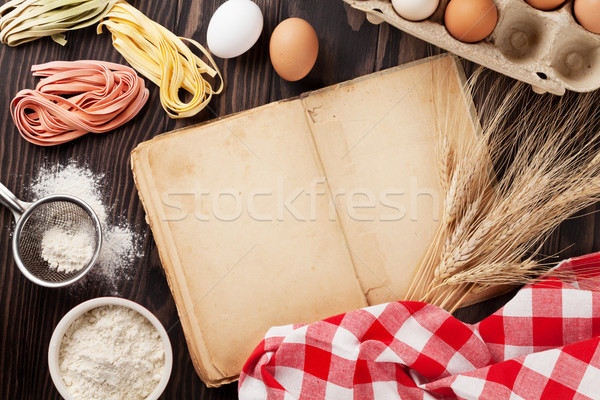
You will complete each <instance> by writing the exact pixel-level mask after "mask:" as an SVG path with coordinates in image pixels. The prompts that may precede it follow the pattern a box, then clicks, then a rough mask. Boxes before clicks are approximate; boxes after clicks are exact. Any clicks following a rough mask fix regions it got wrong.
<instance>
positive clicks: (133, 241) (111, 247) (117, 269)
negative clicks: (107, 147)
mask: <svg viewBox="0 0 600 400" xmlns="http://www.w3.org/2000/svg"><path fill="white" fill-rule="evenodd" d="M105 182H106V180H105V176H104V175H103V174H95V173H93V172H92V171H91V170H90V169H89V168H86V167H80V166H77V164H75V163H74V162H70V163H69V164H66V165H56V166H53V167H51V168H41V169H40V170H39V171H38V174H37V176H36V178H35V179H34V182H33V186H32V188H31V192H32V193H31V194H32V197H33V198H34V199H39V198H42V197H46V196H49V195H53V194H69V195H72V196H75V197H78V198H80V199H81V200H83V201H84V202H86V203H87V204H88V205H89V206H90V207H91V208H92V209H93V210H94V212H95V213H96V215H97V216H98V219H99V220H100V223H101V224H102V234H103V239H104V243H103V245H102V249H101V250H100V255H99V257H98V261H97V262H96V264H97V265H96V267H94V268H93V269H92V272H91V275H90V276H91V277H94V276H98V274H100V275H101V277H103V278H105V279H106V281H107V282H108V283H109V284H111V285H113V286H114V283H113V281H114V280H115V278H119V279H128V278H130V276H129V275H128V274H126V273H123V272H127V271H126V269H127V268H129V267H132V266H133V263H134V262H135V261H136V259H137V258H139V257H140V254H139V248H140V242H141V237H140V235H138V234H136V233H135V231H134V230H133V229H132V228H131V226H129V224H127V223H126V222H123V223H120V224H113V223H112V222H111V220H110V218H109V216H110V215H111V213H112V211H113V210H112V208H111V207H109V206H107V203H106V201H105V200H106V198H107V196H106V195H105V190H106V187H105ZM50 239H52V238H48V241H49V242H48V247H47V255H48V257H49V258H50V257H51V258H53V261H55V262H56V261H60V260H61V259H62V258H61V256H60V252H61V249H60V248H59V247H60V245H58V244H57V243H56V242H54V243H53V244H54V245H56V246H50V245H51V244H52V243H50ZM54 239H56V237H54ZM84 247H85V246H84ZM71 253H72V252H71ZM47 261H48V262H50V264H52V262H51V261H50V260H47ZM62 261H63V262H64V265H67V264H68V261H65V260H64V259H62ZM113 288H114V287H113Z"/></svg>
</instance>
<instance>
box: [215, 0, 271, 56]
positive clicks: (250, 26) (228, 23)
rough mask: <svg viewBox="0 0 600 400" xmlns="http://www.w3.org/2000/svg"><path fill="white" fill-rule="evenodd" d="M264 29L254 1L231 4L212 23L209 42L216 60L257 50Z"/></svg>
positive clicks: (219, 10) (228, 2)
mask: <svg viewBox="0 0 600 400" xmlns="http://www.w3.org/2000/svg"><path fill="white" fill-rule="evenodd" d="M262 28H263V15H262V12H261V11H260V8H259V7H258V6H257V5H256V4H255V3H254V2H253V1H251V0H228V1H226V2H225V3H223V4H222V5H221V7H219V8H218V9H217V11H215V13H214V14H213V16H212V18H211V19H210V23H209V24H208V31H207V32H206V42H207V43H208V48H209V49H210V51H211V52H212V53H213V54H214V55H215V56H217V57H221V58H233V57H237V56H239V55H242V54H244V53H245V52H247V51H248V50H250V48H251V47H252V46H254V44H255V43H256V41H257V40H258V38H259V37H260V33H261V32H262Z"/></svg>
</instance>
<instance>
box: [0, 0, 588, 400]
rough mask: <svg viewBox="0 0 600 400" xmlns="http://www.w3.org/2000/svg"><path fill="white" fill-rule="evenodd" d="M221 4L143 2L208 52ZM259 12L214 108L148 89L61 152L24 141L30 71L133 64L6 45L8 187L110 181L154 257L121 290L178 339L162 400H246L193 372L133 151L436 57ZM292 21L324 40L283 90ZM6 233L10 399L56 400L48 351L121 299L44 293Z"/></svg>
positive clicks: (381, 33) (79, 42)
mask: <svg viewBox="0 0 600 400" xmlns="http://www.w3.org/2000/svg"><path fill="white" fill-rule="evenodd" d="M221 3H222V0H205V1H200V0H191V1H184V0H178V1H164V0H146V1H134V2H133V4H134V5H135V6H137V7H138V8H139V9H140V10H141V11H142V12H144V13H145V14H146V15H148V16H149V17H150V18H152V19H154V20H155V21H157V22H159V23H161V24H162V25H164V26H166V27H167V28H168V29H170V30H171V31H173V32H175V33H177V34H179V35H182V36H188V37H193V38H194V39H196V40H198V41H199V42H200V43H205V42H206V40H205V38H206V28H207V25H208V21H209V20H210V17H211V15H212V13H213V12H214V11H215V10H216V8H217V7H218V6H219V5H220V4H221ZM257 3H258V5H259V6H260V7H261V9H262V11H263V14H264V19H265V27H264V31H263V34H262V36H261V38H260V40H259V42H258V44H257V45H256V46H255V47H254V48H253V49H252V50H251V51H250V52H248V53H247V54H245V55H243V56H241V57H239V58H236V59H233V60H226V61H224V60H217V63H218V65H219V67H220V68H221V69H222V72H223V74H224V77H225V82H226V90H225V92H224V93H223V94H222V95H220V96H218V97H216V98H215V99H214V100H213V102H212V103H211V104H210V110H205V111H204V112H202V113H201V114H200V115H198V116H196V117H194V118H189V119H185V120H178V121H174V120H171V119H169V118H168V117H167V116H166V114H165V113H164V112H163V111H162V108H161V107H160V103H159V99H158V88H157V87H155V86H154V85H152V84H151V83H150V84H149V86H150V100H149V103H148V104H147V106H146V107H145V109H143V110H142V112H141V113H140V115H139V116H137V117H136V118H135V119H134V120H133V121H131V122H130V123H128V124H126V125H125V126H123V127H121V128H119V129H118V130H116V131H115V132H113V133H109V134H105V135H88V136H86V137H83V138H81V139H79V140H77V141H75V142H72V143H69V144H65V145H62V146H59V147H54V148H41V147H37V146H34V145H31V144H29V143H27V142H26V141H24V140H23V139H22V138H21V137H20V136H19V134H18V132H17V130H16V128H15V127H14V124H13V122H12V119H11V116H10V113H9V104H10V101H11V99H12V97H13V96H14V95H15V94H16V93H17V91H19V90H20V89H23V88H33V87H34V84H35V80H34V78H33V77H32V76H31V73H30V72H29V69H30V66H31V65H32V64H37V63H42V62H46V61H52V60H77V59H99V60H107V61H113V62H120V63H124V60H123V59H122V58H121V56H120V55H119V54H118V53H117V52H116V51H115V50H114V49H113V47H112V45H111V41H110V37H109V35H108V34H106V33H105V34H102V35H96V33H95V29H94V28H88V29H85V30H82V31H77V32H71V33H69V34H68V40H69V42H68V43H67V45H66V46H65V47H61V46H59V45H57V44H55V43H54V42H52V41H51V40H50V39H47V38H46V39H42V40H39V41H37V42H34V43H30V44H26V45H22V46H20V47H18V48H9V47H7V46H2V47H0V68H1V71H2V75H3V79H2V91H1V93H0V110H3V111H2V112H1V113H0V123H1V126H3V131H2V133H1V135H2V138H1V140H0V157H1V158H0V181H1V182H3V183H4V184H5V185H6V186H7V187H8V188H9V189H11V190H13V191H14V193H15V194H17V196H20V197H22V198H24V199H25V200H31V198H30V197H29V193H28V190H27V188H28V187H29V185H30V184H31V179H32V177H33V176H34V173H35V171H36V170H37V169H38V168H39V167H40V166H51V165H54V164H55V163H66V162H68V161H69V160H74V161H75V162H77V163H78V164H80V165H88V166H89V167H90V168H91V169H92V170H93V171H95V172H98V173H104V174H106V179H105V184H104V185H105V186H104V191H105V193H106V196H107V199H108V201H109V202H110V203H112V204H114V210H113V212H112V219H113V221H114V222H118V221H120V220H122V219H126V220H127V221H129V223H131V224H133V225H135V226H137V227H138V229H139V231H140V233H143V234H145V235H146V236H145V241H144V245H143V251H144V256H143V257H142V258H141V259H140V260H139V261H138V262H137V263H136V265H135V266H133V267H132V268H131V271H132V279H131V280H127V281H125V280H124V281H118V282H114V284H115V285H116V287H117V290H116V292H117V295H118V296H121V297H125V298H128V299H131V300H134V301H136V302H138V303H140V304H142V305H144V306H145V307H147V308H148V309H149V310H150V311H152V312H153V313H154V314H155V315H156V316H157V317H158V318H159V319H160V321H161V322H162V323H163V324H164V326H165V327H167V329H169V335H170V339H171V341H172V344H173V351H174V366H173V374H172V376H171V381H170V383H169V386H168V387H167V389H166V391H165V393H164V395H163V398H164V399H230V398H237V386H236V385H235V384H231V385H227V386H224V387H222V388H219V389H208V388H206V387H205V385H204V384H203V383H202V382H201V381H200V379H199V378H198V377H197V376H196V374H195V372H194V369H193V366H192V363H191V360H190V357H189V354H188V351H187V347H186V343H185V339H184V336H183V332H182V330H181V326H180V324H179V322H178V317H177V312H176V309H175V305H174V302H173V299H172V297H171V294H170V292H169V288H168V286H167V282H166V280H165V277H164V274H163V271H162V268H161V265H160V261H159V258H158V253H157V250H156V246H155V244H154V242H153V239H152V235H151V233H150V231H149V229H148V227H147V225H146V223H145V221H144V212H143V209H142V206H141V204H140V202H139V199H138V196H137V193H136V190H135V187H134V182H133V177H132V174H131V171H130V168H129V152H130V151H131V150H132V149H133V148H134V147H135V146H136V145H137V144H138V143H140V142H142V141H144V140H147V139H150V138H152V137H153V136H155V135H157V134H159V133H162V132H165V131H169V130H172V129H175V128H179V127H182V126H187V125H191V124H194V123H199V122H203V121H206V120H208V119H212V118H215V117H217V116H224V115H227V114H230V113H233V112H238V111H242V110H246V109H249V108H253V107H257V106H260V105H262V104H265V103H269V102H271V101H275V100H279V99H283V98H287V97H291V96H296V95H298V94H300V93H302V92H305V91H307V90H312V89H316V88H320V87H323V86H327V85H331V84H334V83H337V82H341V81H345V80H348V79H352V78H355V77H358V76H361V75H364V74H367V73H371V72H374V71H377V70H380V69H385V68H388V67H392V66H396V65H399V64H402V63H405V62H408V61H412V60H416V59H420V58H423V57H425V56H428V55H431V54H435V53H437V52H438V50H437V49H435V48H433V47H432V46H429V45H427V44H426V43H424V42H421V41H419V40H417V39H415V38H413V37H410V36H409V35H406V34H403V33H401V32H400V31H397V30H395V29H394V28H390V27H389V26H387V25H385V24H384V25H380V26H373V25H371V24H369V23H368V22H367V21H366V19H365V16H364V15H362V14H361V13H359V12H357V11H354V10H351V9H350V8H349V7H348V6H346V5H344V4H343V2H342V1H341V0H302V1H283V0H257ZM290 16H297V17H301V18H304V19H306V20H307V21H309V22H310V23H311V24H312V25H313V26H314V27H315V29H316V31H317V34H318V36H319V38H320V52H319V59H318V61H317V66H316V68H315V69H314V70H313V72H312V73H311V74H310V75H309V76H308V77H307V78H306V79H304V80H302V81H300V82H297V83H289V82H285V81H282V80H281V79H280V78H279V77H278V76H277V75H276V74H275V73H274V71H273V69H272V68H271V66H270V62H269V57H268V40H269V37H270V33H271V32H272V31H273V29H274V27H275V26H276V25H277V23H278V22H280V21H282V20H283V19H285V18H287V17H290ZM589 211H591V209H590V210H587V212H589ZM583 214H584V213H582V215H583ZM597 220H598V217H597V215H587V216H585V217H582V218H579V219H574V220H570V221H568V222H567V223H566V224H564V225H563V226H562V227H561V229H560V230H559V231H558V232H557V233H556V234H555V235H554V236H553V237H552V239H551V240H550V242H549V243H548V244H547V246H546V251H547V253H548V254H555V253H557V252H558V251H559V250H562V249H567V250H566V251H564V252H563V253H562V254H561V256H570V255H579V254H585V253H588V252H591V251H593V250H594V249H597V248H598V236H597V235H595V232H596V231H597V230H596V229H595V222H596V221H597ZM0 225H1V227H2V231H1V232H0V371H1V372H0V399H58V398H60V397H59V395H58V393H57V392H56V390H55V389H54V386H53V384H52V382H51V380H50V375H49V373H48V368H47V349H48V343H49V341H50V336H51V334H52V331H53V329H54V327H55V326H56V324H57V323H58V321H59V320H60V318H61V317H62V316H63V315H64V314H65V313H67V312H68V311H69V310H70V309H71V308H72V307H74V306H76V305H77V304H79V303H81V302H82V301H85V300H87V299H90V298H93V297H98V296H104V295H114V294H115V292H114V290H112V288H111V285H110V284H107V283H103V282H85V283H84V284H80V285H77V286H75V287H72V288H67V289H59V290H52V289H45V288H41V287H38V286H35V285H34V284H32V283H31V282H29V281H27V280H26V279H25V278H24V277H23V276H22V275H21V274H20V273H19V272H18V270H17V268H16V267H15V265H14V262H13V258H12V254H11V252H10V250H9V244H10V231H11V229H12V226H13V221H12V215H11V213H10V212H9V211H8V210H6V209H1V210H0ZM508 298H510V295H507V296H504V297H502V298H500V299H496V300H494V301H491V302H488V303H485V304H483V305H477V306H474V307H469V308H467V309H464V310H460V311H459V312H458V313H457V315H458V316H459V317H460V318H462V319H463V320H465V321H469V322H474V321H477V320H479V319H481V318H482V317H484V316H485V315H487V314H489V313H491V312H493V311H494V310H495V309H496V308H498V307H499V306H501V305H502V303H503V302H505V301H506V300H507V299H508Z"/></svg>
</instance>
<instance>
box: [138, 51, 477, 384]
mask: <svg viewBox="0 0 600 400" xmlns="http://www.w3.org/2000/svg"><path fill="white" fill-rule="evenodd" d="M434 85H443V87H444V88H446V89H447V91H448V93H449V94H450V95H449V96H448V97H449V98H450V99H451V104H448V105H446V106H447V107H449V108H450V110H451V112H452V113H453V114H454V118H457V116H458V117H459V118H465V119H467V120H468V121H469V122H472V117H473V112H472V110H473V108H472V104H471V100H470V98H468V97H467V96H466V95H465V94H464V92H463V90H462V85H463V76H462V72H461V69H460V66H459V64H458V63H457V61H456V59H455V58H454V57H452V56H448V55H443V56H437V57H433V58H429V59H425V60H421V61H418V62H414V63H412V64H408V65H405V66H401V67H398V68H394V69H390V70H387V71H383V72H378V73H376V74H372V75H369V76H366V77H362V78H359V79H356V80H353V81H350V82H346V83H342V84H338V85H335V86H332V87H329V88H326V89H322V90H319V91H316V92H312V93H308V94H306V95H303V96H301V97H300V98H297V99H292V100H288V101H282V102H277V103H273V104H268V105H266V106H263V107H259V108H257V109H253V110H249V111H245V112H242V113H239V114H236V115H232V116H230V117H227V118H224V119H219V120H217V121H214V122H210V123H208V124H204V125H200V126H194V127H190V128H185V129H182V130H178V131H175V132H172V133H169V134H165V135H161V136H158V137H156V138H155V139H153V140H150V141H148V142H145V143H142V144H141V145H140V146H139V147H138V148H136V149H135V150H134V151H133V153H132V165H133V171H134V176H135V179H136V183H137V186H138V190H139V194H140V198H141V200H142V202H143V204H144V207H145V210H146V213H147V219H148V221H149V223H150V225H151V228H152V231H153V233H154V237H155V240H156V243H157V246H158V249H159V252H160V257H161V260H162V263H163V266H164V269H165V272H166V275H167V278H168V281H169V285H170V287H171V290H172V292H173V296H174V298H175V301H176V303H177V308H178V312H179V315H180V317H181V321H182V324H183V328H184V332H185V335H186V338H187V341H188V347H189V349H190V352H191V355H192V360H193V362H194V365H195V367H196V370H197V372H198V374H199V375H200V377H201V378H202V379H203V380H204V382H206V383H207V384H208V385H209V386H219V385H221V384H223V383H227V382H231V381H233V380H235V379H236V378H237V376H238V374H239V372H240V371H241V368H242V366H243V364H244V362H245V360H246V359H247V357H248V356H249V355H250V353H251V352H252V350H253V349H254V347H255V346H256V345H258V344H259V342H260V340H261V338H262V337H263V335H264V334H265V332H266V331H267V329H269V328H270V327H272V326H278V325H285V324H290V323H308V322H312V321H315V320H318V319H322V318H326V317H329V316H332V315H336V314H339V313H343V312H346V311H349V310H353V309H356V308H359V307H364V306H367V305H374V304H379V303H382V302H388V301H394V300H401V299H402V298H403V295H404V294H405V293H406V291H407V288H408V285H409V284H410V282H411V278H412V276H413V275H414V272H415V268H416V267H417V265H418V263H419V260H420V258H421V257H422V256H423V254H424V253H425V251H426V249H427V246H428V245H429V243H430V242H431V240H432V238H433V235H434V234H435V231H436V228H437V226H438V224H439V218H440V217H441V212H442V207H443V196H442V193H440V190H441V189H440V187H439V173H438V169H437V163H436V145H435V137H436V126H437V122H438V121H437V119H438V113H437V111H436V104H437V103H436V102H434V99H433V93H434V90H433V87H434ZM469 126H472V127H473V131H472V132H466V133H465V134H469V135H470V134H473V135H474V132H475V128H474V126H475V125H469Z"/></svg>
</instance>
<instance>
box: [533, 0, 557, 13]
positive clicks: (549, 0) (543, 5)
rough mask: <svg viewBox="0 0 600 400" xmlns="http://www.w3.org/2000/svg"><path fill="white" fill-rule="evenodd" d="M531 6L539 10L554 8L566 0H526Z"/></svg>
mask: <svg viewBox="0 0 600 400" xmlns="http://www.w3.org/2000/svg"><path fill="white" fill-rule="evenodd" d="M525 1H526V2H527V4H529V5H530V6H531V7H535V8H537V9H538V10H544V11H548V10H554V9H555V8H558V6H560V5H561V4H563V3H564V2H565V0H525Z"/></svg>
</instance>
